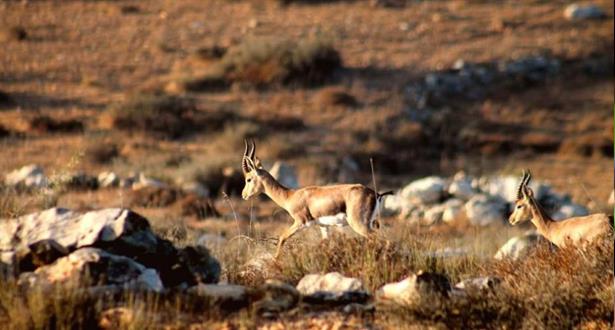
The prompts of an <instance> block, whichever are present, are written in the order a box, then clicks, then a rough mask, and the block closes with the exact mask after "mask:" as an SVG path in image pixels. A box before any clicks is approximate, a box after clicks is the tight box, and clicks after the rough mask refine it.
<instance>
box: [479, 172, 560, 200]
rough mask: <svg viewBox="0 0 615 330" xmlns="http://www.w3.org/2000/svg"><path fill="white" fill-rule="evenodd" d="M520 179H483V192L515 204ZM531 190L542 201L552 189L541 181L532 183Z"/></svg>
mask: <svg viewBox="0 0 615 330" xmlns="http://www.w3.org/2000/svg"><path fill="white" fill-rule="evenodd" d="M520 180H521V178H520V177H517V176H510V175H509V176H499V177H482V178H480V180H479V186H480V188H481V190H482V191H483V192H485V193H487V194H488V195H491V196H495V197H499V198H501V199H502V200H504V201H506V202H509V203H514V202H515V200H516V199H517V188H518V187H519V181H520ZM530 188H532V190H533V191H534V196H535V197H536V199H539V200H540V199H542V198H543V197H544V196H545V195H546V194H548V193H549V191H550V187H549V186H547V185H545V184H542V183H540V182H539V181H532V182H530Z"/></svg>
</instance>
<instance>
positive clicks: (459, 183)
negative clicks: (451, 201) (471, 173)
mask: <svg viewBox="0 0 615 330" xmlns="http://www.w3.org/2000/svg"><path fill="white" fill-rule="evenodd" d="M448 193H449V194H450V195H452V196H455V197H456V198H458V199H461V200H464V201H467V200H469V199H470V198H472V196H474V195H475V194H476V193H477V191H476V190H475V189H474V187H472V179H471V178H469V177H468V176H466V175H465V173H463V172H459V173H457V174H455V176H454V177H453V182H451V184H450V186H449V187H448Z"/></svg>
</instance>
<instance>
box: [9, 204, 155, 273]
mask: <svg viewBox="0 0 615 330" xmlns="http://www.w3.org/2000/svg"><path fill="white" fill-rule="evenodd" d="M42 240H53V241H55V242H56V243H58V244H59V245H61V246H62V247H64V248H66V249H68V250H74V249H77V248H80V247H85V246H93V245H96V244H99V243H104V242H111V241H118V242H116V243H117V244H120V243H121V244H122V245H125V246H126V249H133V250H138V251H149V252H154V251H156V237H155V236H154V234H153V233H152V232H151V230H150V227H149V223H148V222H147V220H146V219H145V218H143V217H141V216H140V215H138V214H137V213H134V212H132V211H130V210H126V209H102V210H96V211H90V212H87V213H77V212H73V211H70V210H67V209H62V208H51V209H48V210H45V211H41V212H36V213H32V214H28V215H25V216H22V217H19V218H16V219H7V220H3V221H2V222H0V253H1V254H0V257H1V260H2V261H3V262H5V263H9V264H13V263H14V262H15V261H16V260H14V257H15V256H16V252H17V251H26V253H25V254H23V253H21V256H22V257H23V256H26V255H27V254H28V253H29V252H30V248H29V246H31V245H33V244H34V243H37V242H39V241H42Z"/></svg>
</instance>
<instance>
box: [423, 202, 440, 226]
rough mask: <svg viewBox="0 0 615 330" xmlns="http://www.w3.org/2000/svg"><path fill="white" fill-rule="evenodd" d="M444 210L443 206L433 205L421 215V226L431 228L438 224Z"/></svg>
mask: <svg viewBox="0 0 615 330" xmlns="http://www.w3.org/2000/svg"><path fill="white" fill-rule="evenodd" d="M444 209H445V206H444V204H439V205H434V206H432V207H430V208H428V209H427V210H425V213H424V214H423V221H422V222H421V224H422V225H424V226H432V225H436V224H438V223H440V222H441V221H442V215H443V214H444Z"/></svg>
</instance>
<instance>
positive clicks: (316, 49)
mask: <svg viewBox="0 0 615 330" xmlns="http://www.w3.org/2000/svg"><path fill="white" fill-rule="evenodd" d="M341 65H342V61H341V58H340V55H339V53H338V52H337V51H336V50H335V49H334V48H333V46H332V45H331V44H330V43H328V42H325V41H323V40H320V39H304V40H301V41H299V42H294V41H290V40H281V39H267V38H250V39H246V40H244V41H243V42H242V43H241V44H239V45H237V46H234V47H231V48H229V49H228V51H227V52H226V53H225V54H224V56H223V57H222V58H221V60H220V61H219V62H217V63H214V64H213V66H212V68H211V69H210V71H209V73H208V74H206V75H204V76H203V77H199V78H197V79H188V80H186V81H185V82H184V84H185V87H186V89H188V90H202V89H207V88H211V87H220V86H226V85H230V84H231V83H233V82H240V83H246V84H249V85H252V86H256V87H265V86H271V85H291V84H299V85H308V86H309V85H316V84H321V83H323V82H325V81H326V80H328V79H330V78H331V77H332V75H333V72H334V71H335V70H336V69H338V68H340V67H341Z"/></svg>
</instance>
